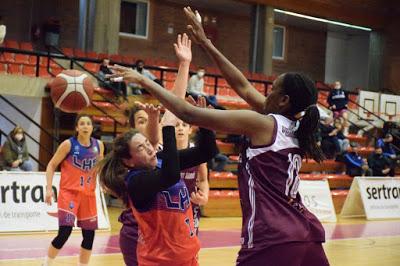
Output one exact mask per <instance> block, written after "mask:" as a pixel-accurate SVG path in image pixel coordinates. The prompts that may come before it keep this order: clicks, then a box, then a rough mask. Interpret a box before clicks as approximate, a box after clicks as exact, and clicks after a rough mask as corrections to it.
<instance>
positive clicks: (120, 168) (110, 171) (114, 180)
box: [97, 130, 138, 204]
mask: <svg viewBox="0 0 400 266" xmlns="http://www.w3.org/2000/svg"><path fill="white" fill-rule="evenodd" d="M137 133H138V131H137V130H130V131H128V132H126V133H124V134H122V135H120V136H118V137H117V138H116V139H115V140H114V143H113V148H112V151H111V152H110V153H109V154H107V155H106V156H105V158H104V159H103V160H101V161H100V162H99V164H98V165H97V172H98V173H99V180H100V185H101V187H102V188H103V189H104V190H105V191H106V192H108V193H109V194H111V195H113V196H115V197H118V198H120V199H122V201H123V202H124V203H125V204H127V203H128V192H127V187H126V183H125V176H126V175H127V173H128V168H127V167H126V166H125V165H124V163H123V160H122V159H129V158H130V157H131V155H130V149H129V143H130V140H131V139H132V137H133V136H134V135H135V134H137Z"/></svg>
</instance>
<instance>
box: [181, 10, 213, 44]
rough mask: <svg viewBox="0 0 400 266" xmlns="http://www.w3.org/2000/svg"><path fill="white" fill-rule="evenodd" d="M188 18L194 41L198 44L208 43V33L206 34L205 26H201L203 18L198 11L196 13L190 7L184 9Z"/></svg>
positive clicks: (188, 26) (188, 27)
mask: <svg viewBox="0 0 400 266" xmlns="http://www.w3.org/2000/svg"><path fill="white" fill-rule="evenodd" d="M183 11H184V12H185V15H186V18H187V19H188V23H189V24H188V25H187V29H188V30H189V32H190V34H191V35H192V39H193V40H194V41H196V42H197V43H200V44H204V43H206V42H207V41H208V38H207V36H206V33H205V32H204V29H203V26H202V25H201V16H200V14H199V12H198V11H197V10H196V11H195V12H193V11H192V9H191V8H190V7H189V6H188V7H185V8H183Z"/></svg>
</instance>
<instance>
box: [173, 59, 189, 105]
mask: <svg viewBox="0 0 400 266" xmlns="http://www.w3.org/2000/svg"><path fill="white" fill-rule="evenodd" d="M189 67H190V61H184V62H181V63H179V69H178V75H177V76H176V79H175V82H174V87H173V88H174V89H173V90H172V92H173V93H174V94H175V95H176V96H178V97H179V98H185V94H186V89H187V86H188V79H189Z"/></svg>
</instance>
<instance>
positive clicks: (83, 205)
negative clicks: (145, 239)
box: [44, 115, 104, 266]
mask: <svg viewBox="0 0 400 266" xmlns="http://www.w3.org/2000/svg"><path fill="white" fill-rule="evenodd" d="M75 130H76V132H77V134H76V136H74V137H71V138H69V139H67V140H65V141H64V142H62V143H61V145H60V146H59V147H58V149H57V151H56V153H55V154H54V156H53V158H52V159H51V160H50V162H49V164H48V165H47V169H46V179H47V186H46V203H47V204H48V205H51V204H52V198H53V191H52V182H53V175H54V172H55V170H56V169H57V167H58V166H59V165H60V164H61V180H60V188H59V195H58V202H57V205H58V224H59V228H58V234H57V236H56V237H55V238H54V240H53V241H52V242H51V244H50V247H49V250H48V252H47V256H46V258H45V262H44V265H45V266H47V265H52V263H53V260H54V259H55V257H56V256H57V254H58V252H59V251H60V249H61V248H62V247H63V245H64V244H65V242H66V241H67V240H68V238H69V236H70V235H71V232H72V227H73V226H74V223H75V219H77V221H78V223H77V225H78V226H79V227H81V228H82V236H83V241H82V244H81V249H80V254H79V264H78V265H87V264H88V263H89V259H90V255H91V251H92V246H93V240H94V235H95V230H96V229H97V210H96V196H95V189H96V175H97V174H96V172H95V171H94V168H93V167H94V165H95V164H96V162H97V161H98V160H100V159H102V158H103V152H104V145H103V143H102V142H101V141H99V140H96V139H94V138H92V137H91V135H92V131H93V123H92V119H91V118H90V117H89V116H87V115H78V116H77V118H76V122H75Z"/></svg>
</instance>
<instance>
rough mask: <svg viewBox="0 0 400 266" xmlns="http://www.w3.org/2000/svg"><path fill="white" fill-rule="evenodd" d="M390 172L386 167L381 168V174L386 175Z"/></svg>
mask: <svg viewBox="0 0 400 266" xmlns="http://www.w3.org/2000/svg"><path fill="white" fill-rule="evenodd" d="M389 172H390V168H386V169H383V170H382V174H384V175H386V174H388V173H389Z"/></svg>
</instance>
